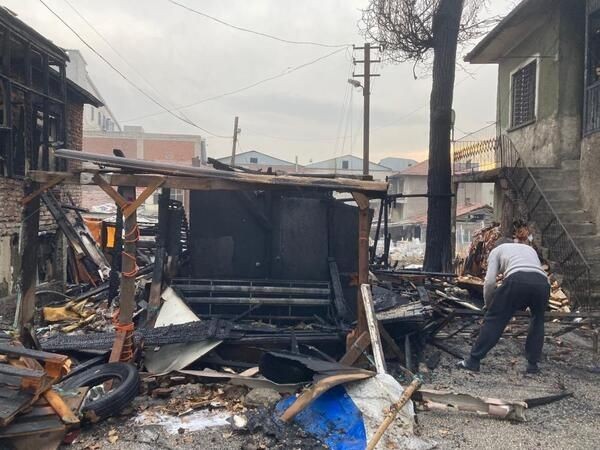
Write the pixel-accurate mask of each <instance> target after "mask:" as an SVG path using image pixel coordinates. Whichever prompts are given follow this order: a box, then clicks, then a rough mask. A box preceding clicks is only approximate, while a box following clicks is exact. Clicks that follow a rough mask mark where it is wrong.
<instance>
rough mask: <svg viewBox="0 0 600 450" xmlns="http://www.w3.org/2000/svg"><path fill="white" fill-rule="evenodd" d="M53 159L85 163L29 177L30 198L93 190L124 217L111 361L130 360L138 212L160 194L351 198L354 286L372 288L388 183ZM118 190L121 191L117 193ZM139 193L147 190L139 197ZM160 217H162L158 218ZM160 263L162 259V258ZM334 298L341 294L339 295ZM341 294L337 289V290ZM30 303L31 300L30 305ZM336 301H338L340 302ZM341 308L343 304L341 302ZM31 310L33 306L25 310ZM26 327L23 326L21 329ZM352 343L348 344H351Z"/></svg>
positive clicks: (154, 299)
mask: <svg viewBox="0 0 600 450" xmlns="http://www.w3.org/2000/svg"><path fill="white" fill-rule="evenodd" d="M54 155H55V157H57V158H58V159H62V160H71V161H78V162H81V163H82V164H83V165H82V166H81V167H80V168H78V169H76V170H72V171H68V172H67V171H58V172H56V171H30V172H29V177H31V179H32V180H33V181H34V182H36V183H39V185H40V187H39V189H38V190H36V191H35V192H34V193H32V194H31V197H35V196H36V195H40V194H42V193H43V192H45V191H46V190H48V189H50V188H52V187H54V186H56V185H58V184H76V185H77V184H93V185H97V186H98V187H100V188H101V189H102V190H103V191H104V192H106V193H107V194H108V195H109V196H110V197H111V198H112V199H113V200H114V201H115V203H116V204H117V205H118V206H119V208H120V210H121V211H122V213H123V218H124V226H123V236H124V238H123V241H124V245H123V250H122V257H121V264H122V267H121V281H120V284H121V286H120V293H121V294H120V310H119V319H118V325H117V338H116V340H115V346H114V348H113V354H112V355H111V361H118V360H123V359H127V358H128V357H130V356H131V352H130V350H131V332H132V331H133V322H132V319H133V313H134V308H135V299H134V290H135V276H136V274H137V266H136V263H135V257H132V255H135V250H136V243H137V233H138V231H137V230H138V227H137V220H136V210H137V208H138V207H139V206H140V205H142V204H143V202H144V201H145V200H146V199H147V198H149V197H150V196H151V195H152V194H153V193H154V192H155V191H156V190H157V189H158V188H162V189H165V190H167V189H170V188H176V189H187V190H190V191H216V190H218V191H256V190H264V191H268V190H272V189H282V188H284V189H287V190H292V191H299V192H343V193H350V194H351V195H352V197H353V198H354V200H355V202H356V204H357V206H358V222H357V223H358V230H357V231H358V233H357V235H358V243H357V248H358V254H357V255H356V260H357V262H358V264H357V267H358V273H357V274H356V285H361V284H365V283H368V275H369V232H370V224H371V221H370V210H369V205H370V203H369V202H370V200H371V199H375V198H382V197H384V196H385V195H386V193H387V183H385V182H376V181H371V180H362V179H350V178H337V177H331V178H324V177H305V176H303V177H299V176H293V175H274V174H254V173H240V172H236V171H233V169H229V170H216V169H213V168H209V167H185V166H178V165H174V164H163V163H156V162H152V161H142V160H136V159H131V158H124V157H120V156H115V157H113V156H106V155H99V154H94V153H87V152H79V151H73V150H66V149H61V150H56V151H55V152H54ZM115 187H118V189H115ZM136 188H144V189H143V191H142V192H141V193H140V194H139V195H136ZM159 217H160V212H159ZM159 259H160V258H159ZM161 273H162V261H159V262H157V263H156V264H155V269H154V274H155V277H154V278H153V281H152V287H151V293H150V299H149V309H148V311H149V318H148V323H152V320H153V316H154V315H155V313H156V312H157V311H158V308H159V306H160V293H161V291H162V275H161ZM333 288H334V293H335V297H338V296H339V295H340V294H339V292H335V291H336V286H335V283H334V286H333ZM338 290H339V289H338ZM357 297H358V298H357V303H356V320H357V327H356V330H355V332H354V334H353V336H354V338H358V337H359V336H361V335H362V334H363V333H365V332H367V322H366V318H365V313H364V306H363V302H362V298H361V294H360V291H358V294H357ZM26 300H29V301H32V300H33V299H26ZM336 301H337V300H336ZM338 303H339V302H338ZM21 307H22V308H33V305H31V304H27V305H21ZM23 325H25V324H23ZM352 342H353V339H351V340H350V343H352Z"/></svg>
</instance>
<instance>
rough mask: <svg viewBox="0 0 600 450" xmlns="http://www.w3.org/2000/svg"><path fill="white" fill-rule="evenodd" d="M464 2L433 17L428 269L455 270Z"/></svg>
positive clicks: (449, 2) (450, 0) (455, 0)
mask: <svg viewBox="0 0 600 450" xmlns="http://www.w3.org/2000/svg"><path fill="white" fill-rule="evenodd" d="M462 9H463V0H441V1H440V4H439V6H438V10H437V11H436V13H435V17H434V18H433V29H432V31H433V38H434V44H433V51H434V55H433V81H432V88H431V101H430V119H429V121H430V122H429V127H430V128H429V174H428V180H427V187H428V193H429V195H430V197H429V199H428V202H427V205H428V209H427V242H426V246H425V263H424V269H425V270H427V271H434V272H439V271H448V270H450V269H451V268H452V243H451V221H450V215H451V197H450V194H451V192H452V188H451V182H452V179H451V178H452V170H451V161H450V131H451V130H450V128H451V120H452V119H451V117H452V99H453V94H454V77H455V72H456V69H455V66H456V47H457V39H458V30H459V26H460V18H461V15H462Z"/></svg>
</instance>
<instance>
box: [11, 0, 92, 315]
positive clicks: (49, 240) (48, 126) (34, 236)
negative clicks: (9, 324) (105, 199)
mask: <svg viewBox="0 0 600 450" xmlns="http://www.w3.org/2000/svg"><path fill="white" fill-rule="evenodd" d="M0 41H1V42H2V43H3V44H2V45H3V49H2V51H3V54H5V55H6V54H8V55H11V57H10V58H4V61H3V64H1V65H0V74H1V75H2V79H1V80H0V100H1V106H0V205H2V208H1V209H0V297H4V296H6V295H8V294H11V293H14V292H17V291H20V292H21V294H20V295H23V296H31V295H32V294H31V293H32V292H33V291H32V289H35V285H36V284H38V283H42V282H45V281H58V282H62V281H64V280H65V277H66V261H67V253H66V244H65V239H64V236H63V235H62V233H61V232H60V230H59V229H58V226H57V224H56V221H55V220H54V219H53V217H52V216H51V215H50V213H49V211H48V210H47V209H46V207H45V206H44V204H43V203H41V201H40V197H39V196H35V197H34V198H32V199H31V200H30V201H28V202H26V204H23V203H22V201H23V199H24V197H25V196H26V195H27V194H30V193H31V192H32V190H31V189H32V188H31V183H30V182H29V181H28V180H27V177H28V174H29V172H30V171H31V170H42V171H56V170H66V169H68V168H69V165H67V164H66V163H65V162H64V161H60V160H57V159H55V158H54V155H53V152H52V149H53V148H55V147H58V146H60V147H62V146H67V147H69V148H71V149H74V150H81V148H82V127H83V110H84V108H85V107H86V106H88V105H92V106H93V107H96V108H99V107H101V106H102V103H101V101H100V100H99V99H97V98H96V97H95V96H94V95H93V94H91V93H90V92H88V91H86V90H85V89H84V88H82V87H81V86H79V85H77V84H76V83H74V82H73V81H71V80H68V79H67V77H66V68H65V66H66V64H67V61H68V56H67V54H66V53H65V52H64V50H63V49H61V48H60V47H58V46H57V45H55V44H54V43H52V42H51V41H50V40H48V39H46V38H45V37H44V36H42V35H41V34H39V33H38V32H37V31H35V30H34V29H33V28H31V27H29V26H28V25H27V24H25V23H24V22H22V21H21V20H20V19H18V18H17V16H16V14H14V13H13V12H12V11H10V10H8V9H7V8H4V7H0ZM44 80H47V82H44ZM34 186H35V185H34ZM52 191H53V194H54V196H55V197H56V198H57V199H58V200H59V201H64V202H70V201H71V199H72V200H73V202H74V203H75V204H76V205H78V204H79V202H80V190H79V187H78V186H63V187H56V188H54V189H53V190H52ZM69 197H70V198H69ZM18 286H20V289H17V287H18ZM29 298H30V297H29ZM13 304H14V302H13ZM30 313H31V314H33V312H32V311H30Z"/></svg>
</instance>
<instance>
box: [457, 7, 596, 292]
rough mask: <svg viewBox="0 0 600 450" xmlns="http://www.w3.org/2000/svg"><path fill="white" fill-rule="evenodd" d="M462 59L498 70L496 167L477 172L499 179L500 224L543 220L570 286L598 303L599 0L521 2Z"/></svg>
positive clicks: (465, 155) (472, 155)
mask: <svg viewBox="0 0 600 450" xmlns="http://www.w3.org/2000/svg"><path fill="white" fill-rule="evenodd" d="M466 61H468V62H470V63H471V64H496V65H497V66H498V97H497V105H496V109H497V134H498V136H499V139H498V140H497V143H498V144H497V145H496V148H495V149H494V150H493V151H494V152H495V153H496V156H495V162H496V168H495V169H494V170H487V171H483V170H481V171H480V172H481V173H480V174H479V175H477V176H474V177H471V178H475V179H477V180H481V179H484V178H486V177H487V179H489V180H490V181H495V182H496V187H497V195H496V198H497V199H498V201H499V203H500V202H501V203H502V205H501V206H500V207H499V208H497V210H498V211H502V212H503V214H502V219H503V225H504V228H507V226H506V223H507V222H509V221H510V220H511V219H512V217H514V216H518V215H520V216H525V217H526V218H527V219H528V220H530V221H532V222H533V223H534V224H537V226H538V227H539V229H540V231H539V233H540V234H541V236H540V241H541V243H542V245H544V246H546V248H547V250H548V252H549V257H550V258H551V259H552V260H553V261H559V262H560V267H559V268H558V269H557V271H558V272H559V273H562V275H563V276H564V284H565V286H566V289H567V290H569V291H570V293H571V295H572V296H573V298H575V299H577V301H581V302H582V303H587V302H590V301H593V302H595V303H597V302H598V301H600V279H598V278H597V277H596V276H595V275H593V274H596V273H598V271H599V270H600V263H599V262H598V256H600V253H599V252H598V242H600V234H599V233H598V228H597V223H598V221H599V220H600V196H598V192H599V191H600V177H599V176H598V173H599V172H600V152H598V147H599V146H600V1H599V0H523V1H522V2H521V3H519V4H518V5H517V6H516V7H515V8H514V9H513V11H511V12H510V14H508V16H506V17H505V18H504V19H503V20H502V21H501V22H500V23H499V24H498V25H497V26H496V27H495V28H494V29H493V30H492V31H491V32H490V33H489V34H488V35H487V36H485V37H484V38H483V39H482V41H481V42H480V43H478V44H477V46H475V48H474V49H473V50H472V51H471V52H470V53H469V54H468V55H467V57H466ZM481 150H482V151H481V152H479V151H478V150H477V148H476V147H475V146H474V147H472V148H469V149H465V151H463V152H462V154H461V157H462V162H463V163H465V162H469V161H468V160H470V159H472V160H473V161H475V160H476V159H477V158H479V159H482V156H481V154H482V153H484V152H486V151H488V150H486V149H485V145H483V146H481ZM478 153H480V154H479V155H478ZM488 153H489V152H488ZM459 159H461V158H459ZM455 162H456V158H455ZM525 166H526V167H527V168H528V169H529V170H528V171H524V170H522V169H524V168H525ZM513 168H517V169H518V170H516V171H514V170H513ZM460 178H463V179H464V178H465V177H464V176H462V177H460ZM517 178H518V180H517ZM515 180H517V182H515ZM532 180H533V181H532ZM523 186H525V187H523ZM581 267H584V269H583V270H582V269H580V268H581ZM590 292H591V295H590Z"/></svg>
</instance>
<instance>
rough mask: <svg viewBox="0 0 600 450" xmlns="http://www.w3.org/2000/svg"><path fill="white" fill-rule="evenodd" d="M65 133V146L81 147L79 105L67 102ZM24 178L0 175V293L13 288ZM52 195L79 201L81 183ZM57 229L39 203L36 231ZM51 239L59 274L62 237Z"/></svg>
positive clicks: (61, 199) (70, 165)
mask: <svg viewBox="0 0 600 450" xmlns="http://www.w3.org/2000/svg"><path fill="white" fill-rule="evenodd" d="M67 113H68V115H67V124H68V134H67V142H66V147H67V148H70V149H73V150H81V149H82V147H83V130H82V120H83V105H82V104H71V105H69V107H68V110H67ZM79 164H80V163H74V162H69V164H68V169H69V170H73V169H74V168H77V166H78V165H79ZM24 183H25V181H24V180H22V179H13V178H5V177H0V205H1V210H0V297H2V296H3V295H6V294H7V293H9V292H14V291H15V287H16V284H15V283H16V280H17V269H16V267H17V265H18V259H19V255H18V253H15V249H16V248H18V241H19V234H20V231H21V230H20V228H21V219H22V217H21V216H22V206H21V200H22V199H23V190H24ZM52 192H53V193H54V195H55V196H56V197H57V199H59V201H62V202H65V203H66V202H68V200H67V193H69V194H71V197H72V199H73V201H74V202H75V204H77V205H80V204H81V187H80V186H76V185H66V186H59V187H56V188H55V189H53V190H52ZM57 229H58V226H57V224H56V221H55V220H54V218H53V217H52V215H51V214H50V212H49V211H48V210H47V208H46V207H45V206H43V204H42V206H41V207H40V232H50V233H54V232H56V230H57ZM53 239H54V240H55V242H53V243H51V244H52V245H53V248H55V249H56V252H55V254H54V255H52V261H51V262H50V264H51V265H53V266H54V268H55V269H54V270H53V275H54V276H56V278H57V279H60V278H62V276H63V274H62V270H61V267H62V265H63V262H64V258H65V257H66V255H65V254H64V252H63V248H64V247H63V245H62V238H61V236H60V233H57V234H56V236H55V237H54V238H53Z"/></svg>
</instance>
